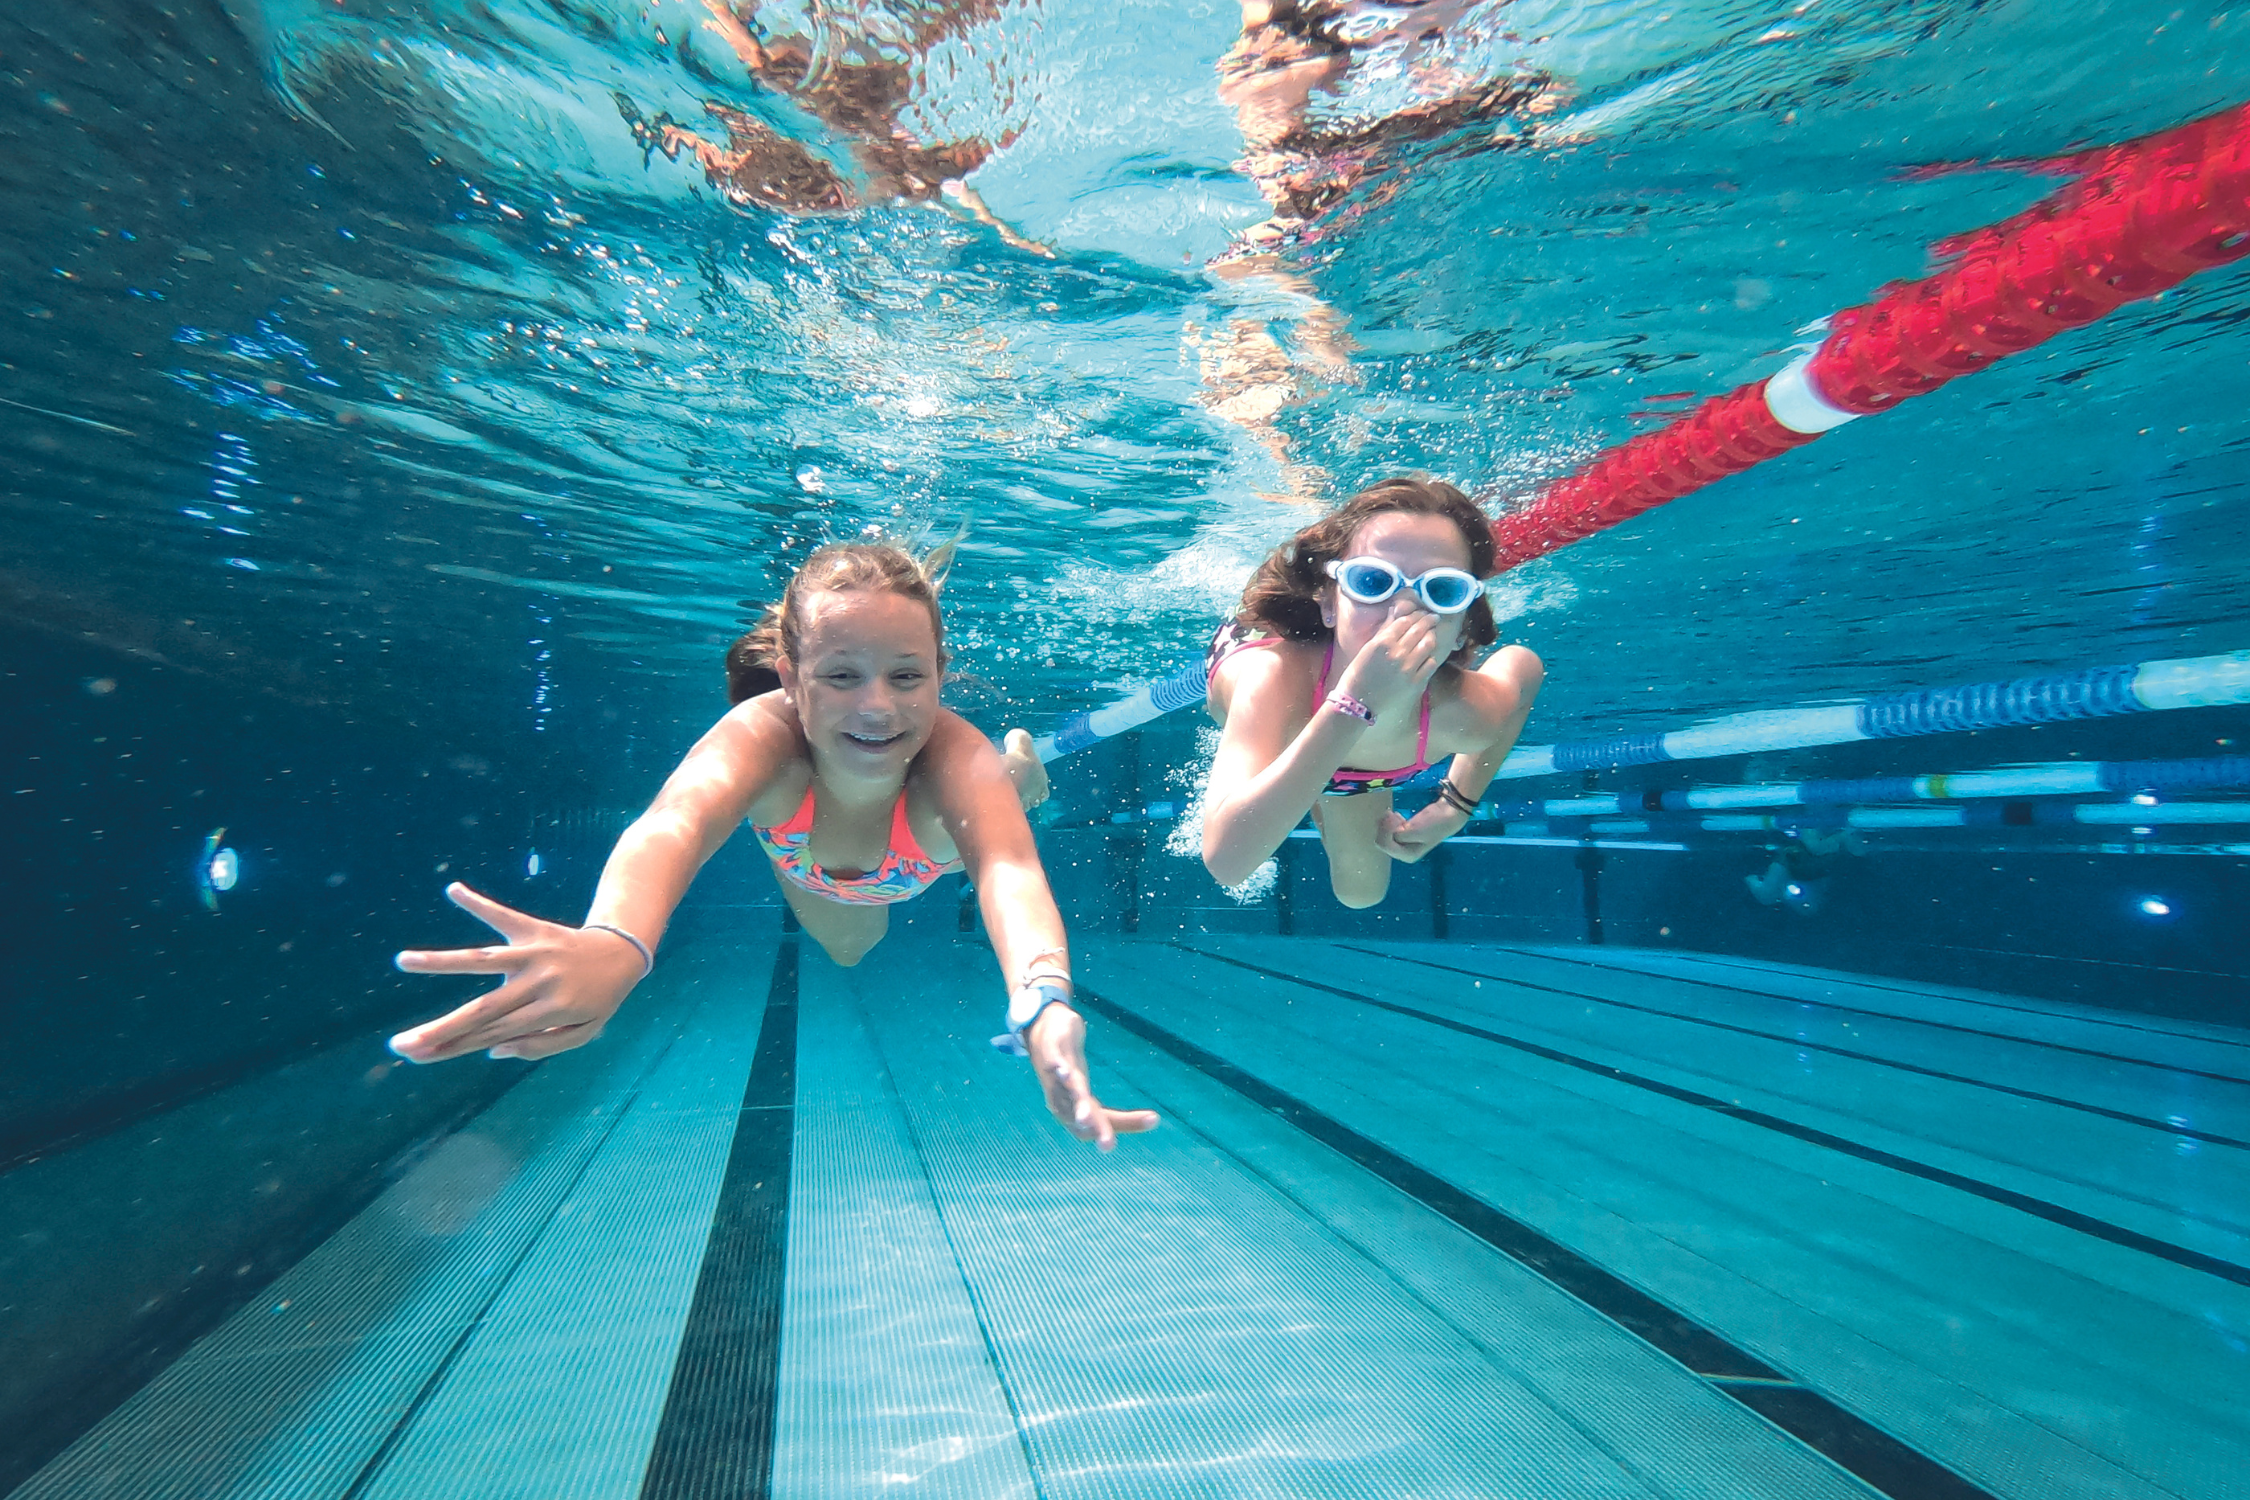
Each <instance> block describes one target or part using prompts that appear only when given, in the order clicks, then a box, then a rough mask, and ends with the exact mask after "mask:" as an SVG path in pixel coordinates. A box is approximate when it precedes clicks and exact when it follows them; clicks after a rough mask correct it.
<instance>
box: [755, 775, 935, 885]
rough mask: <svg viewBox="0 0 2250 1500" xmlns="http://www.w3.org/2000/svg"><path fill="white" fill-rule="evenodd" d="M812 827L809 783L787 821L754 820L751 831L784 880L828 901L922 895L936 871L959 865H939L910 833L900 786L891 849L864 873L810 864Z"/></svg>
mask: <svg viewBox="0 0 2250 1500" xmlns="http://www.w3.org/2000/svg"><path fill="white" fill-rule="evenodd" d="M812 827H813V789H812V788H811V787H810V786H807V787H806V788H805V800H804V801H803V802H800V803H799V804H797V811H796V812H795V813H794V814H793V815H792V816H791V817H790V819H789V821H788V822H786V823H783V824H780V825H779V826H777V827H773V828H760V827H759V826H758V825H757V824H755V823H753V824H751V825H750V831H751V832H752V833H753V834H755V835H757V839H758V842H759V843H760V844H761V845H763V846H764V848H765V851H766V853H767V855H768V856H769V857H771V859H772V860H773V865H774V868H775V869H776V870H779V871H780V872H781V874H782V877H783V878H784V879H786V880H788V881H789V882H790V883H792V884H793V885H796V886H797V887H799V888H800V889H802V890H807V891H810V892H812V893H813V894H814V895H816V896H825V897H826V898H827V899H829V900H830V901H841V902H843V903H845V904H846V905H849V906H888V905H890V904H891V903H892V902H894V901H907V900H911V899H913V898H914V897H916V896H919V895H921V894H922V892H924V891H926V890H928V889H929V888H930V885H931V883H932V882H934V881H935V880H936V879H937V878H938V877H939V876H940V875H945V874H950V873H951V872H952V871H955V870H958V869H960V868H961V861H960V860H958V859H955V860H949V861H947V862H946V863H944V864H940V863H938V862H937V861H936V860H934V859H932V858H930V857H929V855H927V854H925V853H923V852H922V844H921V841H920V840H919V839H917V838H915V837H914V829H913V826H912V825H911V824H910V823H909V822H908V821H907V817H906V793H905V792H904V791H903V790H901V791H900V792H899V794H898V802H897V803H896V805H894V806H893V807H892V808H891V842H890V847H889V848H887V849H885V850H884V851H883V862H882V863H881V864H879V865H877V866H876V867H875V868H874V869H872V870H870V871H868V872H867V873H866V874H865V875H831V874H829V873H828V872H827V871H826V870H824V869H822V868H821V867H820V866H819V865H816V864H814V863H813V859H812V853H811V850H812Z"/></svg>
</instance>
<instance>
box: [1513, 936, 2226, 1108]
mask: <svg viewBox="0 0 2250 1500" xmlns="http://www.w3.org/2000/svg"><path fill="white" fill-rule="evenodd" d="M1486 951H1488V952H1492V953H1513V954H1517V955H1519V956H1520V957H1524V958H1537V959H1544V960H1546V961H1547V962H1548V963H1556V964H1576V965H1578V966H1580V967H1581V968H1587V969H1601V970H1603V971H1605V972H1607V973H1611V974H1619V973H1623V974H1640V975H1644V976H1646V977H1648V978H1651V979H1670V980H1675V981H1677V982H1678V983H1680V984H1697V985H1701V986H1703V988H1705V989H1708V990H1728V991H1731V992H1732V993H1734V994H1737V995H1756V996H1757V997H1759V998H1760V999H1762V1000H1778V1001H1780V1002H1781V1003H1782V1004H1784V1005H1810V1006H1814V1007H1816V1008H1818V1009H1820V1010H1833V1011H1841V1012H1842V1013H1843V1014H1845V1015H1847V1016H1876V1017H1879V1018H1881V1019H1882V1020H1885V1021H1897V1022H1899V1023H1901V1024H1902V1025H1907V1026H1927V1027H1930V1028H1931V1029H1933V1030H1936V1031H1958V1032H1960V1033H1961V1034H1962V1035H1964V1036H1981V1037H1991V1038H1993V1039H1994V1040H1996V1041H2002V1042H2017V1043H2020V1044H2021V1045H2023V1046H2026V1047H2045V1048H2048V1049H2049V1050H2051V1051H2055V1052H2074V1053H2076V1054H2078V1055H2079V1056H2080V1057H2098V1058H2100V1059H2101V1060H2102V1061H2103V1062H2115V1063H2129V1064H2131V1065H2132V1066H2133V1067H2136V1068H2154V1069H2156V1070H2157V1071H2158V1072H2160V1073H2178V1074H2180V1075H2181V1076H2182V1077H2186V1078H2208V1079H2210V1080H2212V1081H2213V1082H2215V1083H2236V1084H2242V1085H2244V1086H2246V1087H2250V1078H2244V1077H2242V1076H2240V1075H2239V1074H2235V1073H2212V1072H2207V1071H2205V1070H2204V1069H2202V1068H2189V1067H2183V1066H2181V1065H2180V1064H2178V1063H2168V1062H2158V1061H2156V1060H2155V1059H2153V1058H2147V1057H2128V1056H2126V1055H2125V1054H2124V1053H2122V1052H2103V1051H2100V1050H2099V1049H2097V1048H2093V1047H2073V1046H2072V1045H2070V1044H2069V1043H2068V1042H2047V1041H2041V1040H2040V1039H2038V1038H2037V1037H2027V1036H2018V1035H2016V1034H2015V1033H2014V1032H2012V1031H1991V1030H1987V1029H1986V1028H1984V1027H1981V1026H1963V1025H1960V1024H1958V1023H1956V1022H1953V1021H1929V1020H1924V1019H1923V1018H1922V1017H1920V1016H1902V1015H1900V1014H1899V1013H1898V1012H1896V1011H1890V1010H1869V1009H1868V1008H1866V1007H1865V1006H1859V1005H1840V1004H1838V1003H1837V1002H1836V1001H1834V1000H1807V999H1804V998H1803V997H1801V996H1797V995H1784V994H1781V993H1779V992H1778V991H1775V990H1761V989H1756V988H1754V987H1752V986H1750V985H1746V984H1725V983H1722V982H1721V981H1719V980H1716V979H1697V978H1695V977H1693V976H1692V975H1687V974H1665V973H1661V972H1658V971H1656V970H1652V969H1641V968H1635V967H1634V966H1632V965H1631V964H1623V963H1615V964H1604V963H1596V962H1594V961H1593V960H1592V959H1589V958H1564V957H1563V956H1561V955H1560V954H1556V953H1534V952H1532V951H1531V950H1530V949H1528V948H1492V949H1488V950H1486ZM1695 957H1696V961H1697V962H1699V963H1711V962H1715V961H1714V960H1712V959H1709V958H1705V957H1704V956H1702V955H1700V954H1698V955H1695ZM1728 967H1740V966H1739V965H1729V966H1728ZM1485 977H1486V978H1491V977H1493V976H1491V975H1487V976H1485ZM1793 977H1795V978H1798V979H1803V980H1805V981H1806V982H1807V983H1810V984H1829V983H1836V984H1852V985H1856V986H1858V987H1860V988H1862V989H1870V990H1881V991H1883V992H1884V993H1886V994H1892V995H1924V996H1927V995H1928V994H1929V993H1930V991H1928V990H1906V989H1899V988H1897V987H1896V986H1893V985H1887V984H1869V983H1867V982H1866V981H1864V980H1858V979H1850V980H1841V979H1840V980H1826V979H1821V978H1818V977H1816V976H1814V975H1811V974H1799V975H1795V976H1793ZM1942 998H1945V999H1949V1000H1950V999H1953V998H1954V997H1953V996H1950V995H1948V996H1944V997H1942ZM1960 1003H1961V1004H1964V1005H1992V1002H1990V1001H1987V1000H1965V1001H1961V1002H1960ZM1992 1008H1993V1009H1994V1010H2004V1011H2008V1012H2010V1013H2011V1014H2014V1015H2024V1016H2047V1017H2050V1018H2051V1017H2052V1016H2053V1014H2054V1013H2053V1012H2052V1011H2038V1010H2031V1009H2028V1008H2026V1007H2023V1006H2017V1005H1992ZM2091 1024H2097V1025H2103V1026H2126V1024H2127V1023H2125V1022H2122V1021H2101V1022H2094V1023H2091ZM2127 1029H2129V1030H2133V1031H2139V1032H2143V1033H2145V1034H2147V1035H2149V1036H2162V1037H2170V1038H2172V1039H2173V1040H2174V1041H2182V1042H2210V1041H2211V1039H2210V1038H2208V1037H2198V1036H2188V1035H2186V1034H2185V1033H2182V1032H2177V1031H2159V1030H2156V1029H2155V1028H2153V1027H2148V1026H2129V1027H2127ZM2212 1045H2214V1046H2222V1047H2224V1046H2236V1045H2239V1043H2231V1042H2213V1043H2212Z"/></svg>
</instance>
